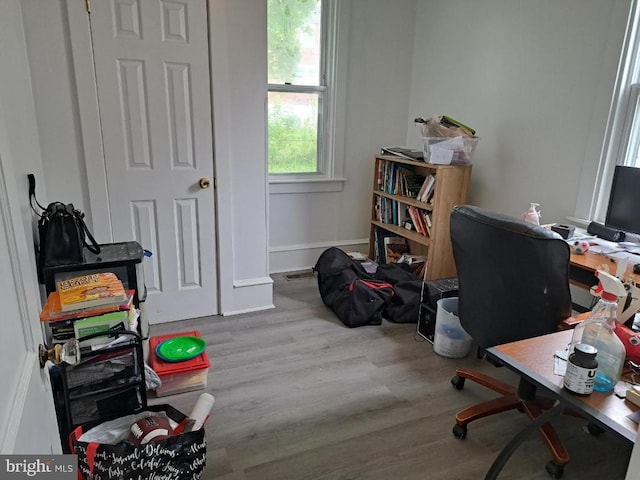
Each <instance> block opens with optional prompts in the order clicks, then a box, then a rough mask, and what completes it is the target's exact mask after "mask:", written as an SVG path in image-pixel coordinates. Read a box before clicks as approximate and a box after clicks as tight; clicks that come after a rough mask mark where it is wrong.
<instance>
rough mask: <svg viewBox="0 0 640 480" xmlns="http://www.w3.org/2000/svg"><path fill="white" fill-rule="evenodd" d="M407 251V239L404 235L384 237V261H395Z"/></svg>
mask: <svg viewBox="0 0 640 480" xmlns="http://www.w3.org/2000/svg"><path fill="white" fill-rule="evenodd" d="M408 251H409V245H408V244H407V239H406V238H404V237H385V238H384V253H385V258H384V261H385V263H396V262H397V261H398V260H400V257H402V255H404V254H405V253H407V252H408Z"/></svg>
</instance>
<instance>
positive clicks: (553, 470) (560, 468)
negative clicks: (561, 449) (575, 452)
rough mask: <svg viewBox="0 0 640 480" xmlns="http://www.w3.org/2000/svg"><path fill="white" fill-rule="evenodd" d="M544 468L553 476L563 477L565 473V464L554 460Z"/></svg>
mask: <svg viewBox="0 0 640 480" xmlns="http://www.w3.org/2000/svg"><path fill="white" fill-rule="evenodd" d="M544 468H545V470H546V471H547V473H548V474H549V476H550V477H551V478H562V474H563V473H564V465H558V464H557V463H556V462H554V461H553V460H551V461H550V462H549V463H547V465H546V466H545V467H544Z"/></svg>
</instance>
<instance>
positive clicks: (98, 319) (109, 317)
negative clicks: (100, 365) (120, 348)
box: [73, 309, 134, 347]
mask: <svg viewBox="0 0 640 480" xmlns="http://www.w3.org/2000/svg"><path fill="white" fill-rule="evenodd" d="M133 315H134V309H131V310H122V311H118V312H109V313H105V314H103V315H96V316H93V317H86V318H81V319H79V320H76V321H74V322H73V331H74V335H75V338H77V339H81V338H83V337H86V336H88V335H93V334H96V333H105V334H106V333H107V332H109V330H112V329H117V328H118V326H119V325H120V324H122V327H123V328H122V329H126V330H130V329H131V323H132V321H133ZM111 340H113V339H111ZM109 341H110V339H107V338H105V337H96V338H90V339H88V340H84V341H82V342H81V343H82V346H83V347H85V346H88V345H101V344H104V343H108V342H109Z"/></svg>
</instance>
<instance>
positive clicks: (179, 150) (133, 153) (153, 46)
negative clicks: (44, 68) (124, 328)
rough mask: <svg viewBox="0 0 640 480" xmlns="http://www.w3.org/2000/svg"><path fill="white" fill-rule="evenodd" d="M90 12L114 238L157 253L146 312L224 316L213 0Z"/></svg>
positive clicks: (157, 317) (150, 266) (138, 1)
mask: <svg viewBox="0 0 640 480" xmlns="http://www.w3.org/2000/svg"><path fill="white" fill-rule="evenodd" d="M89 18H90V22H91V36H92V42H93V52H94V61H95V71H96V82H97V89H98V92H97V95H98V104H99V112H100V121H101V128H102V141H103V146H104V155H105V170H106V178H107V189H108V192H107V194H108V204H109V209H110V218H111V226H112V230H113V237H114V241H116V242H118V241H127V240H132V239H135V240H137V241H138V242H139V243H140V244H141V245H142V246H143V248H145V249H147V250H150V251H151V252H152V254H153V255H152V257H150V258H147V259H145V260H144V269H145V283H146V286H147V293H148V296H147V302H146V304H145V315H146V317H147V319H148V320H149V322H150V323H159V322H166V321H173V320H181V319H185V318H192V317H201V316H206V315H214V314H216V313H218V304H217V296H218V295H217V284H216V281H217V267H216V242H215V205H214V185H213V182H214V178H213V141H212V119H211V99H210V81H209V51H208V35H207V7H206V0H160V1H153V2H152V1H147V0H144V1H143V0H100V1H94V2H91V13H90V15H89Z"/></svg>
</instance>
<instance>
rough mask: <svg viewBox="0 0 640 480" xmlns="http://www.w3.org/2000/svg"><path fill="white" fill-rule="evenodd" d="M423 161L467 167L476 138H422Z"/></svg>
mask: <svg viewBox="0 0 640 480" xmlns="http://www.w3.org/2000/svg"><path fill="white" fill-rule="evenodd" d="M422 140H423V142H424V161H425V162H427V163H435V164H441V165H467V164H470V163H471V160H472V159H473V152H475V149H476V146H477V145H478V141H479V140H480V139H479V138H478V137H454V138H448V137H422Z"/></svg>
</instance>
